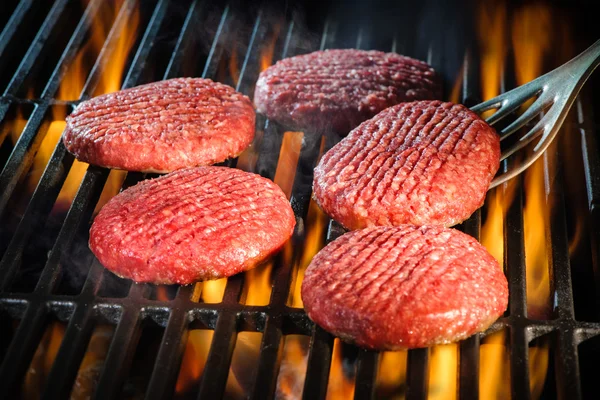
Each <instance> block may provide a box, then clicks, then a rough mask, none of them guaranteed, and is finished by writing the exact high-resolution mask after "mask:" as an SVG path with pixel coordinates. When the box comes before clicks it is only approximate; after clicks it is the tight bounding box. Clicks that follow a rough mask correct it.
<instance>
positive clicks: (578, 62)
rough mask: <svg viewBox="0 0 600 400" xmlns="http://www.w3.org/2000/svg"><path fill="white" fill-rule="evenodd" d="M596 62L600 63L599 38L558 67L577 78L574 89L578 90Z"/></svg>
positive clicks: (596, 64) (592, 70)
mask: <svg viewBox="0 0 600 400" xmlns="http://www.w3.org/2000/svg"><path fill="white" fill-rule="evenodd" d="M598 64H600V39H598V40H596V42H594V44H592V45H591V46H590V47H588V48H587V49H586V50H585V51H583V52H582V53H580V54H579V55H577V56H576V57H574V58H573V59H572V60H570V61H569V62H567V63H566V64H564V65H563V66H562V67H559V68H558V69H560V70H571V71H572V72H571V73H570V75H571V77H573V78H576V79H578V82H577V85H576V86H577V87H576V89H575V90H576V91H577V92H578V91H579V89H580V88H581V86H583V84H584V83H585V81H587V79H588V78H589V76H590V75H591V74H592V72H594V70H595V69H596V67H597V66H598ZM573 72H574V73H573Z"/></svg>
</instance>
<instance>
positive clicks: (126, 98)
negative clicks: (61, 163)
mask: <svg viewBox="0 0 600 400" xmlns="http://www.w3.org/2000/svg"><path fill="white" fill-rule="evenodd" d="M254 120H255V112H254V108H253V106H252V103H251V102H250V100H249V99H248V98H247V97H246V96H244V95H242V94H241V93H238V92H236V91H235V90H234V89H233V88H231V87H229V86H227V85H223V84H221V83H217V82H213V81H211V80H210V79H201V78H177V79H169V80H166V81H160V82H154V83H149V84H147V85H141V86H137V87H134V88H131V89H126V90H121V91H118V92H115V93H110V94H105V95H102V96H98V97H95V98H93V99H90V100H88V101H84V102H82V103H81V104H79V106H77V108H76V109H75V111H73V113H72V114H71V115H69V116H68V117H67V129H66V131H65V134H64V137H63V141H64V144H65V147H66V148H67V150H69V151H70V152H71V153H73V154H74V155H75V157H77V159H79V160H81V161H85V162H88V163H90V164H95V165H100V166H103V167H109V168H119V169H125V170H129V171H145V172H170V171H174V170H177V169H180V168H185V167H195V166H201V165H210V164H214V163H217V162H221V161H224V160H226V159H227V158H230V157H235V156H237V155H239V154H240V153H241V152H242V151H243V150H244V149H245V148H246V147H248V146H249V145H250V143H251V142H252V139H253V138H254Z"/></svg>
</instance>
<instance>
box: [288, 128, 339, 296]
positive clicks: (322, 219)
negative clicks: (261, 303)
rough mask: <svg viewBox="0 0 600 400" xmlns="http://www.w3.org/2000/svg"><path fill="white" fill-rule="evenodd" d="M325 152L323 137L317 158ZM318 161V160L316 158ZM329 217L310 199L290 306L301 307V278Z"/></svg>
mask: <svg viewBox="0 0 600 400" xmlns="http://www.w3.org/2000/svg"><path fill="white" fill-rule="evenodd" d="M324 152H325V138H322V139H321V146H320V148H319V158H320V157H321V156H322V155H323V153H324ZM317 162H318V160H317ZM328 222H329V217H328V216H327V214H325V213H324V212H323V211H322V210H321V208H320V207H319V206H318V205H317V203H316V202H315V201H314V200H312V199H311V201H310V204H309V205H308V213H307V216H306V224H305V229H306V233H305V237H304V244H303V247H302V258H301V259H300V261H299V264H298V265H299V268H298V274H297V277H296V285H295V287H294V288H293V290H292V292H291V293H290V299H289V301H288V305H289V306H291V307H298V308H302V307H303V306H304V304H303V303H302V296H301V293H300V292H301V288H302V280H303V279H304V271H306V268H307V267H308V265H309V264H310V262H311V261H312V259H313V257H314V256H315V254H317V252H318V251H319V250H321V249H322V248H323V245H324V244H325V231H326V230H327V224H328Z"/></svg>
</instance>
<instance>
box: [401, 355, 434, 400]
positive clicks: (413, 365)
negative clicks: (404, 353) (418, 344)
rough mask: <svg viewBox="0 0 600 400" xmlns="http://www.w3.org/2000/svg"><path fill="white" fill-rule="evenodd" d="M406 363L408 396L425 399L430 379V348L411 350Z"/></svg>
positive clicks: (410, 398) (420, 399)
mask: <svg viewBox="0 0 600 400" xmlns="http://www.w3.org/2000/svg"><path fill="white" fill-rule="evenodd" d="M406 364H407V366H408V371H407V374H406V398H407V399H408V400H425V399H426V398H427V382H428V381H429V349H414V350H409V351H408V360H407V362H406Z"/></svg>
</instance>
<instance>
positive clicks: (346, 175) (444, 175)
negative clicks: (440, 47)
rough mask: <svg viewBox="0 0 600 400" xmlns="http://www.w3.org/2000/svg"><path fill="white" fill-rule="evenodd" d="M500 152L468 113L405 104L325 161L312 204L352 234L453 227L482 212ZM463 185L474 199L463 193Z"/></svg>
mask: <svg viewBox="0 0 600 400" xmlns="http://www.w3.org/2000/svg"><path fill="white" fill-rule="evenodd" d="M479 146H482V147H481V148H479V149H478V147H479ZM499 150H500V146H499V139H498V136H497V135H496V133H495V132H494V130H493V128H491V127H489V126H488V125H487V124H485V123H484V122H483V121H482V120H481V119H479V117H477V116H476V115H475V114H473V113H472V112H471V111H469V110H468V109H466V108H465V107H464V106H461V105H453V104H451V103H441V102H438V101H421V102H413V103H403V104H399V105H397V106H394V107H390V108H388V109H386V110H385V111H383V112H381V113H380V114H378V115H377V116H376V117H374V118H373V119H371V120H369V121H366V122H364V123H363V124H361V125H360V126H359V127H357V128H356V129H355V130H354V131H352V132H351V133H350V134H349V135H348V136H347V137H346V138H345V139H343V140H342V141H341V142H340V143H339V144H337V145H336V146H334V147H333V148H332V149H331V150H330V151H329V152H328V153H326V154H325V156H324V157H323V158H322V159H321V161H320V162H319V164H318V166H317V168H316V170H315V176H314V187H315V193H314V197H315V199H316V200H317V202H318V204H319V205H320V206H321V207H322V208H323V209H324V211H325V212H327V213H328V214H330V215H331V216H332V217H334V218H335V219H337V220H338V221H339V222H341V223H342V224H343V225H345V226H346V227H347V228H350V229H357V228H361V227H364V226H369V225H378V224H398V223H415V224H422V223H424V224H427V223H432V224H433V223H439V224H442V225H453V224H454V223H457V222H460V221H462V220H464V219H466V218H467V217H468V216H469V215H470V214H471V213H472V212H473V211H475V209H476V208H478V207H479V206H480V205H481V204H480V200H479V199H481V198H482V197H484V196H485V192H486V191H487V185H489V182H490V181H491V179H492V177H493V174H494V173H495V171H496V169H497V168H498V166H499V155H500V154H499V153H500V151H499ZM465 171H467V173H466V174H464V172H465ZM469 171H472V172H469ZM459 175H465V176H464V177H463V176H459ZM459 182H460V184H461V185H464V186H465V187H466V188H467V190H466V192H468V193H458V191H457V187H456V186H457V185H459ZM446 183H447V184H448V186H447V187H446ZM432 193H433V194H432ZM446 194H447V197H442V198H439V196H445V195H446ZM425 206H427V207H428V208H429V209H430V210H431V211H430V210H428V209H425ZM385 209H388V210H387V211H386V210H385ZM446 212H450V213H451V214H456V215H448V216H446V215H444V214H445V213H446ZM430 218H433V219H430ZM438 219H439V220H438Z"/></svg>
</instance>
